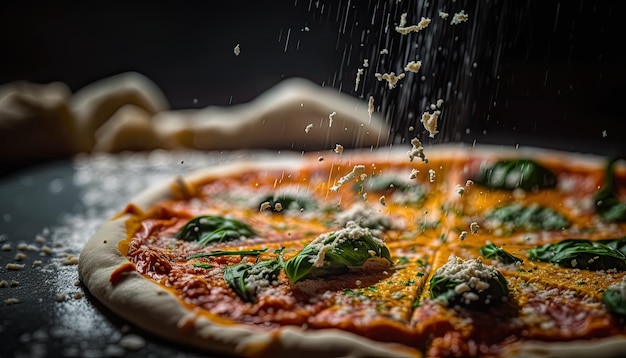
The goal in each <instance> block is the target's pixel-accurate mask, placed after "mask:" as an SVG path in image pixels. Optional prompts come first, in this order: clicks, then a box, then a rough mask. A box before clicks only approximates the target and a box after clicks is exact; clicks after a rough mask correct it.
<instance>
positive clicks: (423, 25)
mask: <svg viewBox="0 0 626 358" xmlns="http://www.w3.org/2000/svg"><path fill="white" fill-rule="evenodd" d="M430 21H431V20H430V19H429V18H425V17H422V19H421V20H420V22H419V23H418V24H417V25H411V26H406V27H405V26H396V31H397V32H399V33H401V34H402V35H408V34H409V33H411V32H419V31H422V30H423V29H425V28H427V27H428V25H429V24H430Z"/></svg>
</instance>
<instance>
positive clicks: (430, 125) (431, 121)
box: [421, 111, 441, 138]
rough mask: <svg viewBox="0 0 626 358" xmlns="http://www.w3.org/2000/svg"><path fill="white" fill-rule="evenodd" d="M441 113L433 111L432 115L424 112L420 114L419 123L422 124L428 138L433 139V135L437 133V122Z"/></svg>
mask: <svg viewBox="0 0 626 358" xmlns="http://www.w3.org/2000/svg"><path fill="white" fill-rule="evenodd" d="M440 114H441V111H434V112H433V113H429V112H424V113H423V114H422V118H421V122H422V123H423V124H424V128H426V130H427V131H428V133H430V134H429V137H431V138H435V134H437V133H439V131H438V130H437V121H438V120H439V115H440Z"/></svg>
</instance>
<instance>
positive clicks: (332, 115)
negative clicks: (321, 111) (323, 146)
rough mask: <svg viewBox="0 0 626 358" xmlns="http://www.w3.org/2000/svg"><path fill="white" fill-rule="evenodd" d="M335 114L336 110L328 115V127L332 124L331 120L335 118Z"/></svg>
mask: <svg viewBox="0 0 626 358" xmlns="http://www.w3.org/2000/svg"><path fill="white" fill-rule="evenodd" d="M336 115H337V112H332V113H331V114H329V115H328V127H329V128H330V127H332V126H333V120H334V119H335V116H336Z"/></svg>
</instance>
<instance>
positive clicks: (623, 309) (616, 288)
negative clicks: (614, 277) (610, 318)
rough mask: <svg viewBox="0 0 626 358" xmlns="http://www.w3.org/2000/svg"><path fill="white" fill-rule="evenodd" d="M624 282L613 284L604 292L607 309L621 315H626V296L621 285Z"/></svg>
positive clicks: (603, 296)
mask: <svg viewBox="0 0 626 358" xmlns="http://www.w3.org/2000/svg"><path fill="white" fill-rule="evenodd" d="M624 284H626V283H624V282H621V283H618V284H615V285H611V286H609V288H608V289H607V290H606V291H604V293H603V294H602V303H604V305H605V306H606V309H607V311H609V312H611V313H614V314H618V315H621V316H626V297H624V296H623V295H622V289H621V285H624Z"/></svg>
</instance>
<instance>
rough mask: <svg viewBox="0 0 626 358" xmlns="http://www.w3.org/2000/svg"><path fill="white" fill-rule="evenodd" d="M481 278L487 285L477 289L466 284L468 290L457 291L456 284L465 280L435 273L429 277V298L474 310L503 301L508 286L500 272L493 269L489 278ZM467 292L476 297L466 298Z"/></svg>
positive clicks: (486, 307) (483, 308) (507, 293)
mask: <svg viewBox="0 0 626 358" xmlns="http://www.w3.org/2000/svg"><path fill="white" fill-rule="evenodd" d="M482 280H484V281H486V283H488V284H489V287H487V288H485V289H484V290H478V289H476V288H473V287H469V285H468V287H469V291H464V292H462V293H457V286H459V285H461V284H463V283H467V282H463V281H460V280H454V279H451V278H449V277H443V276H439V275H437V273H435V275H433V277H432V278H431V279H430V298H432V299H441V300H443V301H445V302H446V303H447V304H448V305H449V306H455V305H458V306H463V307H467V308H470V309H475V310H485V309H488V308H489V307H493V306H496V305H500V304H501V303H502V302H504V300H505V298H506V297H507V296H508V295H509V288H508V283H507V282H506V279H505V278H504V276H503V275H502V273H500V271H498V270H496V269H494V270H493V275H492V276H491V277H490V278H488V279H482ZM468 294H471V295H475V296H476V299H468V298H467V297H468Z"/></svg>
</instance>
